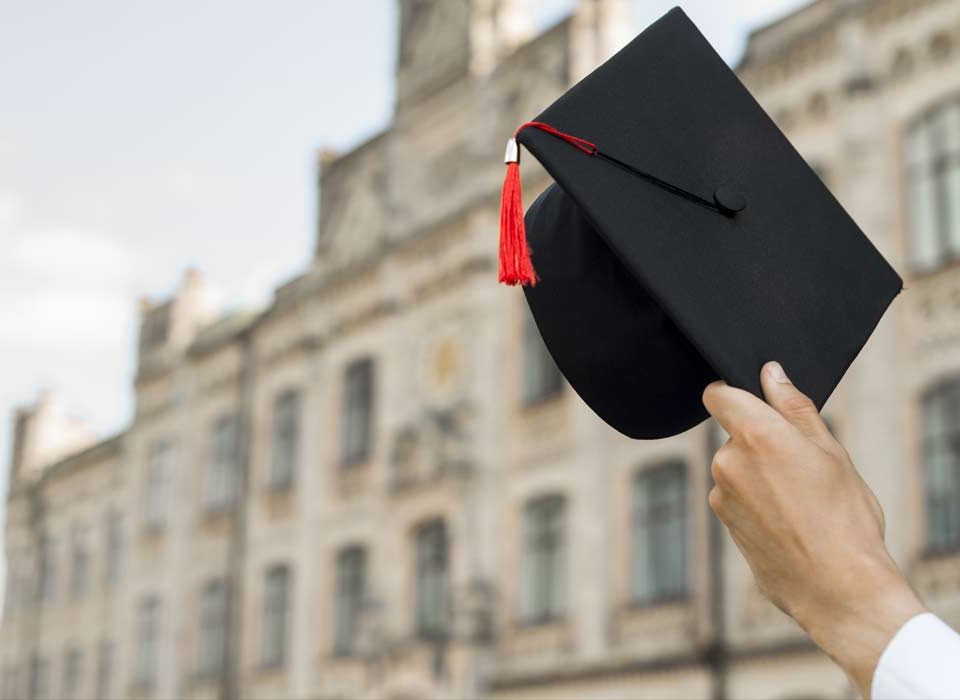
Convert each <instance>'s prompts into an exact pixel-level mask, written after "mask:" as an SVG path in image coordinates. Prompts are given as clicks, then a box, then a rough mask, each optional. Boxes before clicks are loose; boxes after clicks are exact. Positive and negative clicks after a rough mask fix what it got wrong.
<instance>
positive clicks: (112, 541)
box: [103, 510, 123, 586]
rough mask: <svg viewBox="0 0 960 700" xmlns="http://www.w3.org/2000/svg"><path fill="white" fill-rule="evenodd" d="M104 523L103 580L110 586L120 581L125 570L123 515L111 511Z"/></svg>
mask: <svg viewBox="0 0 960 700" xmlns="http://www.w3.org/2000/svg"><path fill="white" fill-rule="evenodd" d="M105 521H106V522H105V523H104V532H105V535H104V560H103V578H104V582H105V583H106V584H107V585H108V586H113V585H116V584H117V582H119V581H120V574H121V572H122V570H123V515H122V514H121V513H120V512H119V511H115V510H111V511H109V512H108V513H107V515H106V518H105Z"/></svg>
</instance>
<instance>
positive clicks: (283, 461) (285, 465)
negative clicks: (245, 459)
mask: <svg viewBox="0 0 960 700" xmlns="http://www.w3.org/2000/svg"><path fill="white" fill-rule="evenodd" d="M299 423H300V398H299V395H298V394H297V393H296V392H292V391H291V392H287V393H285V394H283V395H282V396H281V397H280V398H279V399H277V401H276V404H275V406H274V423H273V435H274V438H273V461H272V465H271V471H270V485H271V486H272V487H274V488H285V487H287V486H289V485H290V484H291V483H292V482H293V477H294V473H295V471H296V462H297V450H298V447H299V445H298V443H299Z"/></svg>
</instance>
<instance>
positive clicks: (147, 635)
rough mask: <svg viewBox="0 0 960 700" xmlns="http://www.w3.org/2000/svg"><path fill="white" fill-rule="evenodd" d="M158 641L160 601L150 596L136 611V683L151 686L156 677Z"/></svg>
mask: <svg viewBox="0 0 960 700" xmlns="http://www.w3.org/2000/svg"><path fill="white" fill-rule="evenodd" d="M159 643H160V601H159V599H157V598H154V597H150V598H147V599H145V600H143V601H142V602H141V603H140V608H139V610H138V611H137V665H136V670H135V679H136V682H137V685H140V686H142V687H146V688H151V687H153V685H154V683H155V682H156V679H157V656H158V654H159V649H158V647H159Z"/></svg>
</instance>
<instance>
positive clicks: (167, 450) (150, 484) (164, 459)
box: [143, 439, 173, 533]
mask: <svg viewBox="0 0 960 700" xmlns="http://www.w3.org/2000/svg"><path fill="white" fill-rule="evenodd" d="M172 454H173V444H172V443H171V442H170V441H169V440H166V439H160V440H154V441H153V442H152V443H151V444H150V446H149V448H148V449H147V468H146V475H145V476H146V479H145V484H144V498H143V526H144V529H145V530H146V531H147V532H149V533H159V532H162V531H163V529H164V528H166V526H167V518H168V517H169V513H168V510H169V505H170V481H171V479H170V477H171V474H170V469H171V465H172V462H173V460H172Z"/></svg>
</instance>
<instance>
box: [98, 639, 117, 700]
mask: <svg viewBox="0 0 960 700" xmlns="http://www.w3.org/2000/svg"><path fill="white" fill-rule="evenodd" d="M112 680H113V643H112V642H101V643H100V648H99V652H98V654H97V697H98V698H104V699H106V698H110V697H111V696H112V691H113V689H112V687H111V686H112Z"/></svg>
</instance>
